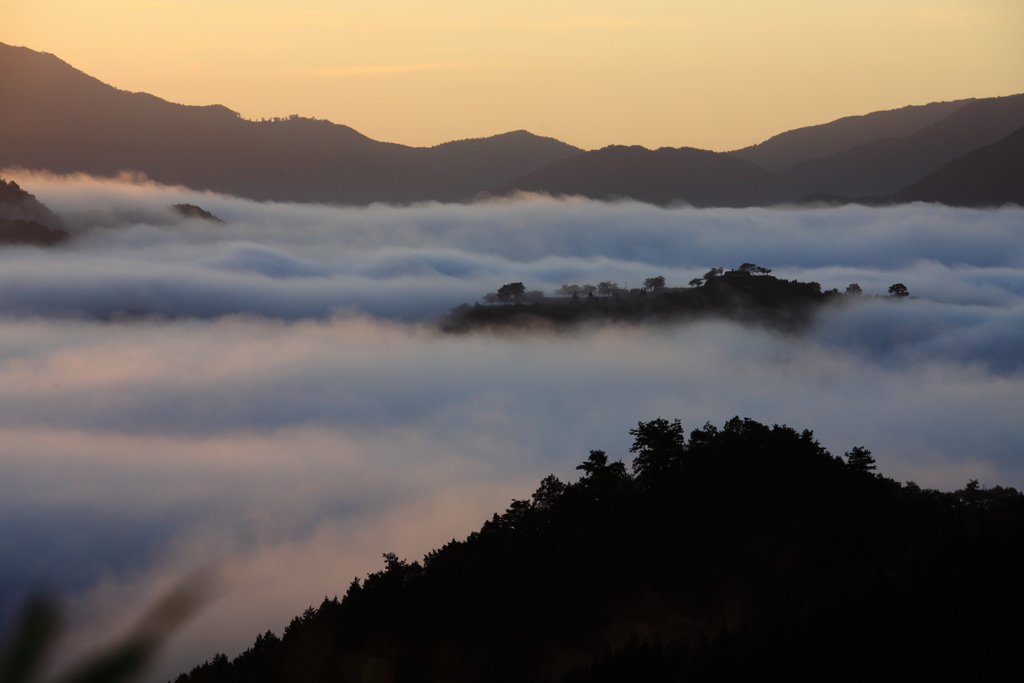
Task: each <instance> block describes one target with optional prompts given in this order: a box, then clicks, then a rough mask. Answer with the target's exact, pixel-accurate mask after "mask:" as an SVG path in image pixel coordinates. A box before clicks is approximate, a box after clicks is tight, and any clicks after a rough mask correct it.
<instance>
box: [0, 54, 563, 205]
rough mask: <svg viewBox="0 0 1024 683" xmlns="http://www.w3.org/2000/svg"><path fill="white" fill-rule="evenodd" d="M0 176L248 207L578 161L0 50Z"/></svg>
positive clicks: (338, 198)
mask: <svg viewBox="0 0 1024 683" xmlns="http://www.w3.org/2000/svg"><path fill="white" fill-rule="evenodd" d="M0 136H2V143H3V144H0V168H2V167H4V166H23V167H26V168H36V169H46V170H49V171H54V172H57V173H69V172H79V171H80V172H85V173H91V174H96V175H114V174H117V173H118V172H119V171H121V170H134V171H141V172H143V173H145V174H147V175H148V176H149V177H150V178H152V179H154V180H157V181H159V182H163V183H169V184H181V185H186V186H188V187H193V188H197V189H209V190H215V191H218V192H227V193H230V194H234V195H238V196H242V197H251V198H254V199H276V200H292V201H327V202H343V203H353V204H366V203H369V202H373V201H388V202H410V201H419V200H427V199H435V200H442V201H453V200H461V199H466V198H469V197H472V196H474V195H475V194H477V193H478V192H481V191H484V190H490V189H492V188H494V187H497V186H498V185H501V184H503V183H507V182H509V181H510V180H513V179H515V178H518V177H520V176H522V175H524V174H526V173H529V172H530V171H532V170H534V169H536V168H539V167H540V166H543V165H545V164H548V163H550V162H552V161H556V160H558V159H562V158H565V157H568V156H572V155H575V154H578V153H579V152H580V150H578V149H577V148H575V147H572V146H571V145H567V144H565V143H562V142H559V141H557V140H554V139H551V138H543V137H539V136H536V135H531V134H530V133H527V132H526V131H517V132H513V133H506V134H504V135H498V136H494V137H490V138H484V139H479V140H461V141H457V142H451V143H447V144H445V145H439V146H437V147H431V148H415V147H407V146H405V145H398V144H393V143H385V142H377V141H376V140H371V139H370V138H368V137H366V136H365V135H362V134H360V133H358V132H356V131H355V130H353V129H351V128H349V127H348V126H343V125H337V124H334V123H331V122H330V121H320V120H314V119H306V118H301V117H290V118H288V119H277V120H273V121H248V120H245V119H242V118H240V117H239V116H238V114H236V113H235V112H233V111H231V110H230V109H227V108H226V107H223V106H220V105H211V106H204V107H196V106H186V105H181V104H174V103H171V102H167V101H165V100H162V99H160V98H158V97H154V96H152V95H148V94H146V93H131V92H125V91H122V90H118V89H116V88H113V87H111V86H109V85H106V84H104V83H102V82H100V81H99V80H97V79H95V78H93V77H91V76H88V75H86V74H84V73H82V72H81V71H79V70H77V69H75V68H73V67H71V66H70V65H68V64H67V63H65V62H63V61H61V60H60V59H58V58H57V57H54V56H53V55H49V54H45V53H40V52H35V51H33V50H30V49H28V48H24V47H12V46H9V45H3V44H0Z"/></svg>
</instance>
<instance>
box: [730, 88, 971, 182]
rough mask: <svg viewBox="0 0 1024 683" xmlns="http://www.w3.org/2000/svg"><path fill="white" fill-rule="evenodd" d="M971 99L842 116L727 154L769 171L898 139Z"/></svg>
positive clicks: (944, 116)
mask: <svg viewBox="0 0 1024 683" xmlns="http://www.w3.org/2000/svg"><path fill="white" fill-rule="evenodd" d="M971 102H974V99H967V100H956V101H954V102H932V103H931V104H924V105H919V106H917V105H912V106H909V107H902V108H900V109H891V110H889V111H876V112H872V113H870V114H865V115H863V116H844V117H843V118H841V119H836V120H835V121H831V122H830V123H822V124H820V125H817V126H807V127H805V128H797V129H795V130H790V131H786V132H785V133H779V134H778V135H775V136H773V137H771V138H768V139H767V140H765V141H764V142H761V143H758V144H756V145H751V146H750V147H744V148H743V149H738V150H735V151H733V152H729V154H731V155H732V156H734V157H738V158H740V159H746V160H747V161H753V162H754V163H755V164H757V165H758V166H760V167H762V168H764V169H767V170H769V171H779V170H782V169H784V168H788V167H790V166H792V165H794V164H798V163H800V162H801V161H807V160H809V159H818V158H820V157H827V156H831V155H833V154H836V153H838V152H843V151H846V150H848V149H851V148H853V147H857V146H859V145H863V144H867V143H869V142H872V141H874V140H880V139H882V138H902V137H906V136H908V135H913V134H914V133H916V132H918V131H919V130H921V129H922V128H925V127H926V126H930V125H931V124H933V123H937V122H938V121H941V120H942V119H944V118H946V117H948V116H950V115H951V114H953V113H954V112H956V111H957V110H958V109H961V108H963V107H964V106H965V105H967V104H970V103H971Z"/></svg>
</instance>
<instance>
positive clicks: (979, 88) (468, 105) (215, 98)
mask: <svg viewBox="0 0 1024 683" xmlns="http://www.w3.org/2000/svg"><path fill="white" fill-rule="evenodd" d="M1022 30H1024V4H1022V3H1021V2H1019V1H1018V0H946V1H937V0H856V1H850V0H844V1H841V2H820V1H817V0H772V1H762V0H714V1H712V0H703V1H699V2H694V1H691V2H677V1H674V0H638V1H637V2H632V3H623V2H611V1H609V0H586V1H584V0H544V1H543V2H540V1H538V0H516V2H510V1H508V0H495V1H494V2H487V3H480V2H471V1H469V0H438V1H437V2H432V3H428V4H424V3H422V2H412V1H411V0H381V1H380V2H377V3H373V4H372V6H371V5H370V4H368V3H356V2H350V1H344V0H291V1H289V2H280V1H277V0H251V1H248V2H245V3H241V2H238V1H237V0H202V1H199V0H194V1H193V0H183V1H177V2H175V1H162V2H157V1H152V0H138V1H133V0H4V2H3V3H0V41H2V42H6V43H8V44H14V45H24V46H26V47H30V48H32V49H35V50H41V51H44V52H50V53H53V54H55V55H57V56H58V57H60V58H61V59H64V60H65V61H67V62H69V63H70V64H71V65H72V66H75V67H76V68H79V69H81V70H83V71H85V72H86V73H88V74H90V75H92V76H95V77H97V78H99V79H100V80H102V81H104V82H106V83H109V84H111V85H114V86H116V87H118V88H121V89H124V90H130V91H144V92H149V93H152V94H154V95H157V96H159V97H162V98H165V99H167V100H170V101H173V102H179V103H184V104H194V105H205V104H223V105H225V106H227V107H229V108H231V109H233V110H235V111H238V112H240V113H241V114H242V115H243V116H245V117H247V118H256V119H258V118H270V117H275V116H288V115H291V114H299V115H301V116H306V117H315V118H321V119H329V120H331V121H334V122H336V123H343V124H346V125H349V126H351V127H353V128H355V129H356V130H358V131H360V132H362V133H364V134H365V135H368V136H370V137H371V138H374V139H377V140H385V141H391V142H399V143H403V144H407V145H415V146H426V145H434V144H439V143H441V142H445V141H449V140H453V139H462V138H470V137H483V136H488V135H494V134H498V133H503V132H507V131H510V130H518V129H526V130H529V131H531V132H533V133H536V134H539V135H546V136H551V137H555V138H558V139H560V140H563V141H565V142H568V143H571V144H574V145H577V146H580V147H582V148H585V149H595V148H599V147H603V146H606V145H609V144H640V145H644V146H647V147H651V148H656V147H662V146H671V147H679V146H690V147H699V148H704V149H713V150H717V151H725V150H729V149H737V148H740V147H744V146H747V145H750V144H755V143H757V142H760V141H762V140H764V139H766V138H768V137H770V136H772V135H775V134H777V133H780V132H783V131H785V130H790V129H793V128H798V127H801V126H807V125H814V124H818V123H825V122H827V121H830V120H833V119H836V118H839V117H842V116H849V115H856V114H866V113H868V112H871V111H877V110H883V109H892V108H897V107H902V106H906V105H910V104H925V103H928V102H933V101H943V100H955V99H961V98H967V97H990V96H999V95H1009V94H1014V93H1019V92H1024V41H1021V40H1020V34H1021V31H1022Z"/></svg>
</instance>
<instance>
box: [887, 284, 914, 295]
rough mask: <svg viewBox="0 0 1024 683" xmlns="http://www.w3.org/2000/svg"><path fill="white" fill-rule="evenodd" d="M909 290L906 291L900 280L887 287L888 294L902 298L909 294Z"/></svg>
mask: <svg viewBox="0 0 1024 683" xmlns="http://www.w3.org/2000/svg"><path fill="white" fill-rule="evenodd" d="M909 295H910V292H909V291H907V286H906V285H904V284H903V283H902V282H897V283H896V284H894V285H891V286H890V287H889V296H891V297H895V298H897V299H902V298H903V297H905V296H909Z"/></svg>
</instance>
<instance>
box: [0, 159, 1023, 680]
mask: <svg viewBox="0 0 1024 683" xmlns="http://www.w3.org/2000/svg"><path fill="white" fill-rule="evenodd" d="M5 173H6V172H5ZM5 177H14V178H15V179H16V180H17V181H18V182H19V184H22V185H23V186H24V187H26V189H28V190H29V191H31V192H33V193H34V194H36V195H37V196H38V197H39V199H41V200H42V201H44V202H45V203H47V204H48V205H49V206H50V207H51V208H53V209H54V210H56V211H58V212H60V213H61V214H62V215H63V216H64V217H65V218H66V220H67V221H68V222H69V224H70V225H71V226H72V228H73V229H74V230H75V232H76V238H75V239H74V240H72V241H71V242H70V243H68V244H67V245H66V246H63V247H59V248H56V249H48V250H43V249H37V248H29V247H16V248H4V249H0V513H2V514H0V613H2V616H3V617H4V618H6V617H7V616H8V615H9V614H10V610H11V609H12V607H13V605H14V604H15V603H16V602H17V601H18V600H19V599H20V598H21V597H22V596H23V595H25V594H26V592H27V591H29V590H31V589H33V588H39V587H49V588H52V589H55V590H59V591H60V592H62V593H63V594H64V595H65V596H67V599H68V605H69V609H70V613H71V618H72V624H73V626H74V630H73V632H72V633H71V635H70V636H69V639H68V641H67V643H66V648H65V651H66V652H74V651H77V650H79V649H80V648H83V647H86V646H87V645H88V644H89V643H91V642H95V640H96V639H97V638H99V637H100V636H101V635H102V634H104V633H106V632H108V630H109V629H114V628H116V627H117V626H118V625H119V624H122V623H123V622H124V619H126V618H127V617H128V616H130V614H131V613H133V611H136V610H137V609H139V608H141V606H142V605H144V604H145V603H146V601H147V600H148V599H150V598H151V597H152V596H153V595H155V594H156V593H157V592H158V591H159V590H160V588H161V587H163V586H166V585H168V584H169V583H170V582H172V581H173V580H175V579H176V578H178V577H180V576H182V575H184V574H185V573H187V572H189V571H191V570H193V569H195V568H197V567H201V566H207V565H209V564H211V563H215V564H217V565H218V566H220V567H221V568H222V570H223V571H224V572H225V574H226V575H227V577H228V583H229V586H230V587H231V590H230V591H229V592H228V593H227V594H226V596H225V597H223V598H222V599H220V600H219V601H218V602H216V603H214V604H213V605H212V606H210V607H209V608H208V609H207V610H206V611H205V612H204V613H203V614H202V615H200V617H199V618H197V619H196V620H195V621H194V622H192V623H191V624H190V625H189V626H188V627H187V628H186V629H185V631H184V632H183V633H182V634H181V635H180V636H179V637H178V638H177V639H176V640H175V641H174V642H173V643H172V648H171V651H170V652H169V653H168V655H167V658H166V659H165V660H164V661H163V663H162V664H161V667H160V668H159V670H158V671H156V672H155V673H154V674H153V676H152V680H159V681H163V680H166V679H167V678H170V677H173V676H174V675H175V674H176V673H178V672H179V671H180V670H182V669H184V668H188V667H190V666H192V665H194V664H196V663H199V662H201V661H203V660H204V659H207V658H209V657H211V656H212V655H213V654H214V652H217V651H225V652H227V653H228V654H229V655H231V656H233V655H235V654H237V653H238V652H239V651H241V650H243V649H245V647H247V646H248V645H249V644H251V642H252V640H253V639H254V637H255V635H256V634H257V633H259V632H263V631H266V630H267V629H272V630H274V631H276V632H277V633H280V632H281V630H282V629H283V627H284V626H285V624H286V623H287V621H288V620H289V619H290V618H291V617H292V616H294V615H296V614H298V613H299V612H301V611H302V609H304V608H305V607H306V606H308V605H310V604H315V603H318V602H319V601H320V600H322V599H323V597H324V596H325V595H328V596H333V595H335V594H341V593H343V592H344V590H345V589H346V587H347V585H348V583H349V582H350V581H351V579H352V578H353V576H356V575H364V574H365V573H366V572H368V571H374V570H376V569H379V568H380V567H381V566H382V563H381V561H380V554H381V553H384V552H392V551H393V552H396V553H397V554H399V555H400V556H402V557H408V558H410V559H418V558H419V557H420V556H421V555H422V554H423V553H425V552H427V551H429V550H430V549H432V548H435V547H438V546H440V545H441V544H443V543H445V542H446V541H448V540H450V539H451V538H452V537H462V536H465V535H466V534H468V533H469V532H470V531H472V530H474V529H476V528H479V526H480V525H481V524H482V523H483V521H484V520H485V519H487V518H488V517H490V515H491V513H492V512H494V511H496V510H501V509H503V508H504V507H505V506H507V504H508V503H509V502H510V500H511V499H512V498H513V497H517V498H525V497H528V496H529V494H530V493H531V492H532V491H533V490H534V489H535V488H536V486H537V484H538V483H539V481H540V479H541V478H542V477H544V476H546V475H547V474H549V473H555V474H556V475H558V476H559V477H561V478H563V479H573V478H575V476H576V474H577V473H576V472H575V469H574V468H575V466H576V465H577V464H578V463H580V462H582V461H583V460H584V459H585V458H586V455H587V452H588V451H589V450H590V449H598V448H600V449H604V450H606V451H607V452H608V453H609V455H610V456H611V457H613V458H623V459H625V460H626V461H627V462H628V461H629V454H628V448H629V445H630V443H631V440H630V437H629V434H628V430H629V429H630V428H631V427H635V426H636V424H637V422H638V421H641V420H642V421H647V420H651V419H653V418H655V417H658V416H663V417H666V418H676V417H678V418H680V419H681V420H682V421H683V424H684V426H685V427H686V428H687V429H693V428H696V427H700V426H702V425H703V424H704V423H705V422H707V421H711V422H713V423H715V424H718V425H721V423H723V422H724V421H725V420H727V419H728V418H730V417H732V416H733V415H740V416H743V417H751V418H753V419H755V420H758V421H760V422H764V423H768V424H772V423H784V424H788V425H790V426H792V427H794V428H796V429H804V428H808V429H813V430H814V431H815V435H816V437H817V438H818V439H819V440H820V441H821V442H822V444H823V445H824V446H825V447H827V448H829V449H830V450H831V451H832V452H833V453H835V454H841V453H843V452H844V451H846V450H849V449H850V448H852V447H853V446H865V447H867V448H869V449H871V450H872V451H873V452H874V454H875V457H876V458H877V460H878V463H879V468H880V470H881V471H882V472H884V473H885V474H887V475H889V476H893V477H895V478H897V479H899V480H908V479H909V480H914V481H916V482H917V483H918V484H920V485H922V486H933V487H940V488H954V487H960V486H962V485H963V484H964V483H965V482H966V481H967V480H968V479H969V478H976V479H979V480H981V481H982V483H986V484H996V483H998V484H1003V485H1012V486H1016V487H1018V488H1020V487H1022V486H1024V459H1022V457H1021V452H1020V450H1021V448H1020V447H1021V443H1022V442H1024V439H1022V436H1024V429H1022V427H1021V424H1020V406H1022V405H1024V371H1022V369H1024V351H1022V349H1024V298H1022V297H1024V258H1022V256H1024V220H1022V218H1024V212H1022V211H1021V210H1019V209H1001V210H998V211H970V210H954V209H947V208H942V207H932V206H923V205H913V206H904V207H893V208H887V209H868V208H864V207H843V208H840V209H831V210H823V209H775V210H761V209H753V210H702V211H698V210H692V209H659V208H655V207H650V206H645V205H640V204H635V203H623V204H605V203H600V202H589V201H574V200H569V201H554V200H550V199H543V198H533V199H529V198H528V199H523V200H519V201H502V202H492V203H480V204H474V205H436V204H431V205H422V206H414V207H407V208H395V207H388V206H372V207H369V208H364V209H352V208H344V207H329V206H307V205H281V204H260V203H254V202H248V201H243V200H239V199H236V198H231V197H223V196H218V195H212V194H201V193H194V192H189V191H186V190H183V189H180V188H168V187H162V186H157V185H153V184H149V183H146V182H141V181H139V180H138V179H134V180H132V179H122V180H120V181H101V180H96V179H90V178H75V179H67V178H52V177H45V176H32V175H28V174H23V175H21V176H18V175H5ZM183 202H187V203H193V204H197V205H200V206H202V207H203V208H205V209H207V210H209V211H211V212H213V213H214V214H216V215H217V216H219V217H221V218H223V219H225V220H226V221H228V223H227V225H225V226H220V225H216V224H211V223H207V222H204V221H199V220H186V219H183V218H181V217H180V216H177V215H175V214H173V213H172V212H170V211H168V210H166V207H167V206H168V205H170V204H172V203H183ZM744 261H752V262H755V263H758V264H760V265H763V266H767V267H770V268H773V274H774V275H779V276H781V277H787V278H798V279H800V280H814V281H817V282H820V283H821V284H822V286H823V287H824V288H826V289H828V288H831V287H838V288H840V290H842V289H844V288H845V286H846V285H847V284H849V283H851V282H858V283H860V284H861V286H862V287H863V289H864V290H865V291H866V292H867V293H868V294H883V293H884V292H885V291H886V289H887V288H888V286H889V285H890V284H892V283H894V282H903V283H904V284H906V285H907V287H908V288H909V289H910V292H911V294H912V295H915V296H916V297H918V298H911V299H909V300H904V301H893V300H890V299H887V298H873V297H870V296H866V297H862V298H861V299H860V300H858V301H856V302H854V303H853V304H851V305H848V306H842V307H836V308H830V309H828V310H825V311H823V312H822V313H821V314H820V315H819V316H818V317H817V319H816V321H815V323H814V325H813V326H812V327H811V328H810V329H809V330H807V331H806V333H804V334H801V335H784V334H780V333H776V332H771V331H767V330H764V329H759V328H754V327H744V326H741V325H737V324H732V323H726V322H715V321H706V322H703V323H700V324H692V325H683V326H659V327H649V328H646V327H626V326H615V325H603V326H595V327H586V328H581V329H578V330H575V331H572V332H567V333H560V334H546V333H524V334H518V335H495V334H490V333H479V334H468V335H459V336H453V335H444V334H441V333H439V332H438V331H437V330H436V329H435V328H434V327H433V326H432V325H431V324H430V320H431V319H432V318H433V316H436V315H437V314H439V313H441V312H443V311H445V310H446V309H448V308H450V307H452V306H455V305H457V304H459V303H461V302H463V301H473V300H475V299H477V298H479V297H480V296H482V295H483V294H484V293H486V292H489V291H494V290H495V289H496V288H497V287H498V286H500V285H501V284H504V283H506V282H509V281H523V282H524V283H525V284H526V285H527V287H528V288H529V289H543V290H547V291H548V292H549V293H550V292H551V291H552V290H553V289H554V288H556V287H558V286H559V285H561V284H563V283H580V284H582V283H584V282H590V283H594V284H596V283H597V282H599V281H601V280H609V279H610V280H614V281H617V282H619V283H620V284H625V283H629V286H631V287H632V286H636V285H638V284H639V283H640V282H641V281H642V279H643V278H645V277H651V276H654V275H664V276H665V277H666V279H667V280H668V281H669V284H670V285H673V284H675V285H681V284H683V283H685V282H687V281H688V280H689V279H691V278H693V277H699V276H700V275H702V274H703V273H704V272H705V271H706V270H707V269H708V268H710V267H712V266H726V267H729V266H736V265H739V264H740V263H742V262H744Z"/></svg>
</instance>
